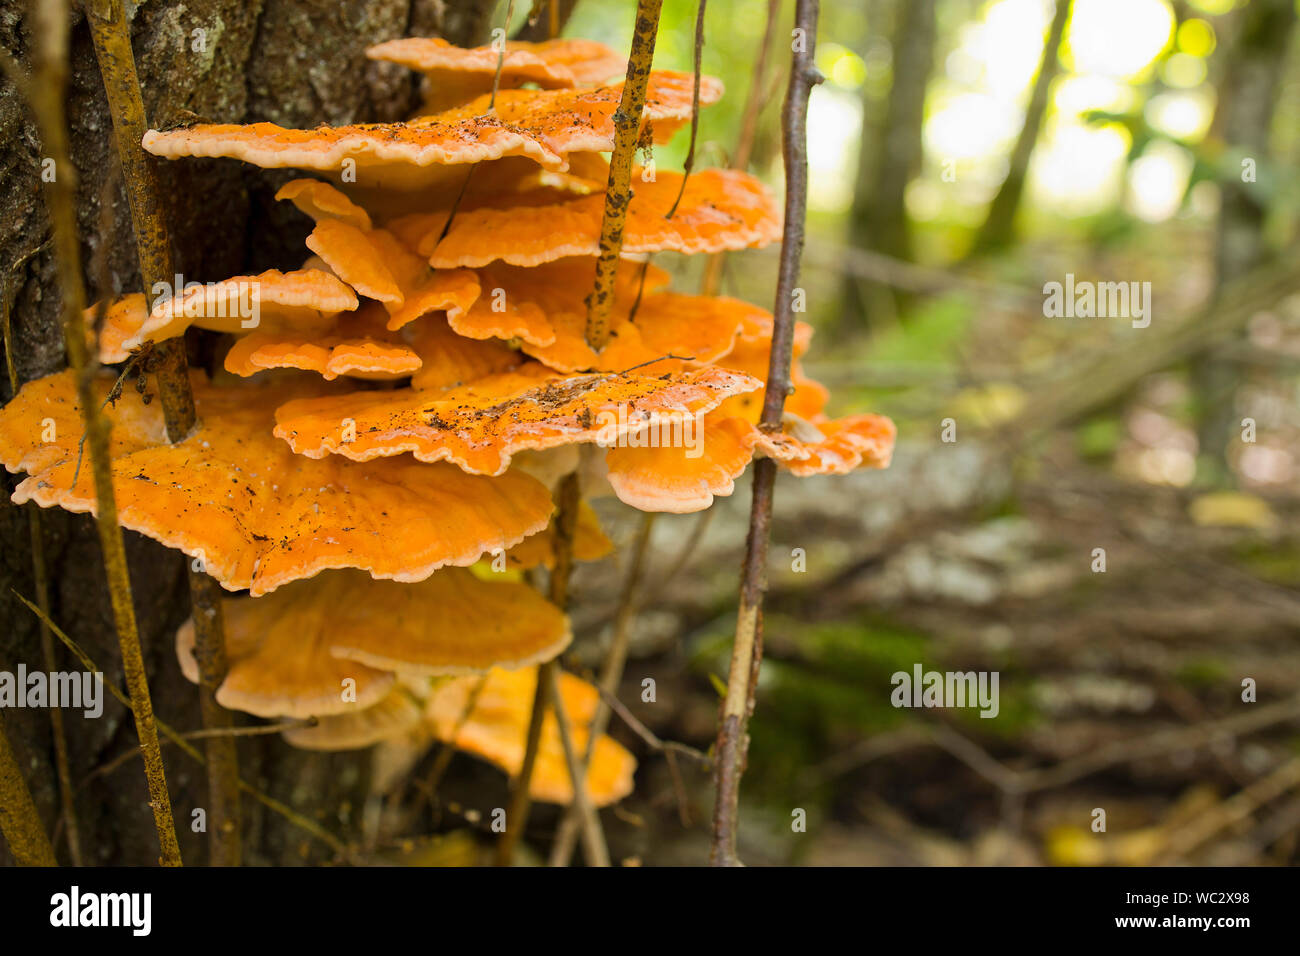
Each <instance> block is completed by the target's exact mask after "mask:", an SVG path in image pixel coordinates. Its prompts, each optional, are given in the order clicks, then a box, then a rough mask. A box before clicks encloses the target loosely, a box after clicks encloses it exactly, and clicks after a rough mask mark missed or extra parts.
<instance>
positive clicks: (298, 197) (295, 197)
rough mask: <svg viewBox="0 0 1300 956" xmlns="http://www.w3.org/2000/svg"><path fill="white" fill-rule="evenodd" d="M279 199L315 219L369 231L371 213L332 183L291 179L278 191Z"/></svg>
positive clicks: (277, 196) (276, 196) (277, 197)
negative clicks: (335, 220)
mask: <svg viewBox="0 0 1300 956" xmlns="http://www.w3.org/2000/svg"><path fill="white" fill-rule="evenodd" d="M275 198H276V199H280V200H285V199H287V200H288V201H289V202H291V203H293V204H294V205H295V206H297V207H298V209H299V210H300V211H302V212H304V213H306V214H307V215H309V216H311V218H312V219H314V220H316V221H317V222H320V220H322V219H341V220H343V221H344V222H346V223H347V224H348V225H350V226H355V227H356V228H358V229H370V228H371V226H372V223H371V221H370V213H368V212H366V211H365V210H364V209H362V208H361V207H360V206H358V205H357V204H356V203H354V202H353V201H352V200H351V199H349V198H348V197H347V196H345V195H344V194H343V193H341V192H339V190H337V189H335V188H334V187H333V186H331V185H330V184H329V183H326V182H322V181H321V180H319V179H291V180H290V181H289V182H287V183H285V184H284V185H283V186H281V187H280V188H279V190H278V191H277V192H276V194H275Z"/></svg>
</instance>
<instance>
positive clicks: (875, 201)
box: [844, 0, 935, 325]
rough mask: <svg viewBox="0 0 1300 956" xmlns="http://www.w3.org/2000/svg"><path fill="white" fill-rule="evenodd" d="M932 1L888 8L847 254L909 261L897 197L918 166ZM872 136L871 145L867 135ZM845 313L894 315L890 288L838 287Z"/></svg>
mask: <svg viewBox="0 0 1300 956" xmlns="http://www.w3.org/2000/svg"><path fill="white" fill-rule="evenodd" d="M934 8H935V4H934V3H932V2H916V0H900V2H899V3H898V4H896V5H895V16H896V18H897V24H898V25H897V27H896V29H895V30H894V36H893V50H894V80H893V84H892V85H891V86H890V89H889V102H888V105H887V106H886V109H885V119H884V124H883V126H882V127H879V128H877V127H876V126H875V125H874V124H871V123H868V122H867V117H868V116H869V115H870V112H871V105H872V104H871V103H870V101H869V99H868V94H867V93H865V92H864V93H863V123H862V130H863V136H862V147H861V151H860V153H859V158H858V178H857V184H856V186H855V189H854V194H853V210H852V212H851V213H850V221H849V242H850V245H852V246H853V247H854V248H855V249H868V250H871V251H872V252H881V253H884V254H885V255H887V256H892V257H893V258H896V259H911V258H912V234H911V228H910V226H909V224H908V219H907V208H906V206H905V205H904V195H905V193H906V191H907V184H908V183H909V182H911V180H912V177H913V176H915V175H916V174H917V173H918V172H919V171H920V169H921V158H922V148H921V127H922V124H923V123H924V120H925V91H926V88H927V86H928V85H929V81H930V71H931V69H932V68H933V66H934V43H935V11H934ZM874 134H879V138H878V140H875V141H873V140H872V138H871V137H873V135H874ZM844 301H845V312H846V315H848V316H855V315H856V316H860V317H861V319H860V320H859V321H862V322H864V323H865V324H867V325H870V324H873V323H874V322H876V321H877V317H878V316H879V315H881V314H882V313H883V314H885V315H888V314H890V313H893V312H895V311H896V308H897V304H898V303H897V300H896V299H895V297H894V293H893V292H892V290H890V289H889V288H887V287H885V286H880V285H876V284H874V283H868V282H865V281H863V280H861V279H856V278H853V277H850V278H849V279H848V280H847V282H846V284H845V288H844Z"/></svg>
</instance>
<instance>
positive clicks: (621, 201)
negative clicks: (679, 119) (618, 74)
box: [586, 0, 663, 352]
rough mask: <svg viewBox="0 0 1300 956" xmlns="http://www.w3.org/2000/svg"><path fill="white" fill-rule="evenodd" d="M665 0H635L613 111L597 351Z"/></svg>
mask: <svg viewBox="0 0 1300 956" xmlns="http://www.w3.org/2000/svg"><path fill="white" fill-rule="evenodd" d="M662 8H663V0H637V4H636V28H635V30H634V32H633V34H632V51H631V53H630V54H629V55H628V58H627V79H626V80H625V81H624V83H623V95H622V96H621V97H620V98H619V101H618V109H617V110H615V111H614V151H613V153H611V154H610V157H609V183H608V185H607V186H606V188H605V214H604V217H603V218H602V219H601V223H600V255H599V256H598V257H597V259H596V287H595V289H594V290H592V293H591V295H590V297H589V298H588V299H587V329H586V339H587V344H588V345H590V346H591V347H592V348H593V349H594V350H596V351H597V352H599V351H600V350H601V349H603V348H604V347H605V343H606V342H608V341H609V316H610V312H611V311H612V310H613V307H614V277H615V275H616V274H617V272H618V260H619V255H620V254H621V253H622V251H623V228H624V227H625V226H626V225H627V209H628V206H629V205H630V204H631V202H632V157H633V155H634V154H635V153H636V147H637V140H638V139H639V137H640V132H641V114H642V112H643V111H644V109H645V95H646V86H647V84H648V83H649V82H650V65H651V63H652V62H653V60H654V55H655V38H656V36H657V35H658V33H659V11H660V10H661V9H662Z"/></svg>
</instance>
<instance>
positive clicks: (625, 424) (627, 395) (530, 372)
mask: <svg viewBox="0 0 1300 956" xmlns="http://www.w3.org/2000/svg"><path fill="white" fill-rule="evenodd" d="M757 387H758V383H757V382H756V381H755V380H754V379H752V378H750V377H749V376H747V375H742V374H739V373H735V372H729V371H725V370H723V369H718V368H710V367H705V368H701V369H697V370H683V371H678V372H667V373H664V374H663V375H662V376H655V375H637V374H617V373H602V374H593V375H574V376H567V377H566V376H563V375H559V374H557V373H556V372H554V371H552V370H550V369H548V368H546V367H545V366H543V365H540V364H538V363H535V362H530V363H528V364H526V365H522V366H520V367H519V368H518V369H515V370H514V371H510V372H505V373H502V374H499V375H490V376H488V377H486V378H481V379H478V380H476V381H474V382H471V383H470V384H468V385H464V386H461V387H459V388H452V389H447V390H445V391H433V392H430V391H421V390H415V389H406V390H397V391H389V392H357V393H352V394H348V395H337V396H333V397H324V398H317V399H304V400H300V401H292V402H287V403H286V404H284V405H283V406H281V407H280V408H279V409H278V410H277V411H276V422H277V424H276V429H275V434H276V436H278V437H280V438H283V439H284V440H285V441H286V442H288V443H289V446H290V447H291V448H292V449H293V450H294V451H295V452H297V453H298V454H300V455H307V456H309V457H312V458H320V457H322V456H326V455H342V456H345V457H347V458H352V459H354V460H356V461H367V460H370V459H372V458H378V457H383V456H390V455H401V454H404V453H405V452H412V453H413V454H414V455H415V457H416V458H417V459H419V460H420V461H427V462H436V461H451V462H454V463H455V464H457V465H459V466H460V467H462V468H464V469H465V470H466V471H469V472H472V473H474V474H481V475H499V474H502V473H503V472H504V471H505V470H506V469H507V468H508V467H509V465H510V459H511V456H512V455H514V453H515V452H517V451H522V450H524V449H545V448H555V447H559V446H562V445H570V444H576V443H583V442H602V443H605V444H610V445H612V444H614V443H616V442H617V441H618V440H619V439H620V438H621V437H622V436H625V435H627V434H628V433H630V432H636V431H641V430H643V429H645V428H648V427H651V426H655V425H660V424H664V423H669V424H671V423H672V422H681V421H684V420H687V419H693V418H694V417H695V416H696V415H697V414H700V413H702V412H707V411H709V410H710V409H712V408H714V407H716V406H717V405H718V404H719V403H721V402H722V401H723V400H724V399H726V398H727V397H728V396H731V395H735V394H738V393H740V392H746V391H750V390H752V389H754V388H757ZM345 421H348V422H353V423H355V434H354V435H352V434H345V429H344V427H343V423H344V422H345Z"/></svg>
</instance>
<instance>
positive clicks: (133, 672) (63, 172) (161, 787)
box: [27, 0, 181, 866]
mask: <svg viewBox="0 0 1300 956" xmlns="http://www.w3.org/2000/svg"><path fill="white" fill-rule="evenodd" d="M32 18H33V29H32V37H33V40H34V42H33V57H32V58H33V61H34V62H35V64H36V71H37V73H36V77H35V79H36V82H33V83H32V84H30V87H29V88H28V91H27V92H28V98H29V101H30V103H31V106H32V113H33V115H34V117H35V119H36V123H37V126H38V128H39V131H40V136H41V142H42V144H43V145H44V147H45V152H46V155H47V156H48V157H49V158H50V159H52V160H53V161H54V169H55V175H54V178H53V181H52V182H50V183H47V184H46V191H45V199H46V204H47V205H48V207H49V213H50V223H51V227H52V230H53V233H54V248H55V254H56V259H57V262H58V269H59V284H60V285H61V286H62V293H63V295H62V310H63V325H64V340H65V348H66V350H67V353H68V359H69V363H70V364H71V366H72V369H73V373H74V375H75V378H76V384H77V399H78V403H79V404H80V406H81V413H82V415H83V416H84V418H85V422H86V436H87V441H88V442H89V445H90V460H91V470H92V472H93V476H94V483H95V498H96V508H95V518H96V524H97V525H98V527H99V541H100V547H101V548H102V550H103V553H104V570H105V573H106V575H107V578H108V590H109V597H110V599H111V602H112V606H113V621H114V624H115V626H116V629H117V637H118V643H119V644H120V645H121V650H122V669H123V672H124V673H125V675H126V682H127V688H128V689H129V690H130V693H131V712H132V714H133V715H134V717H135V726H136V732H137V733H138V734H139V737H140V745H141V747H142V748H143V750H144V768H145V776H146V777H147V778H148V782H149V805H150V807H151V808H152V810H153V815H154V825H155V827H156V828H157V830H158V844H159V850H160V851H161V862H162V863H163V865H165V866H180V865H181V853H180V846H179V845H178V844H177V842H176V827H175V824H174V822H173V821H172V807H171V798H170V797H169V796H168V794H167V779H166V774H165V772H164V769H163V762H162V753H161V752H160V750H159V747H158V729H157V727H156V725H155V722H154V715H153V702H152V701H151V700H150V698H149V683H148V677H147V675H146V673H145V666H144V654H143V652H142V651H141V649H140V635H139V632H138V631H137V629H136V622H135V608H134V606H133V605H132V602H131V580H130V576H129V573H128V571H127V566H126V550H125V548H124V547H123V544H122V529H121V528H119V527H118V524H117V502H116V500H115V499H114V497H113V474H112V458H111V449H110V445H109V427H110V426H109V422H108V419H107V418H106V417H105V416H104V414H103V412H102V411H101V409H100V408H99V402H98V401H97V400H96V397H95V388H94V376H95V363H93V362H92V361H91V356H90V354H89V349H88V347H87V345H86V323H85V319H84V317H83V310H84V307H85V295H84V292H83V290H82V285H81V250H80V248H79V243H78V241H77V220H76V212H75V210H74V204H75V201H76V175H77V174H76V169H75V167H74V166H73V165H72V163H71V161H70V160H69V159H68V142H67V127H66V126H65V124H64V115H63V104H64V91H65V89H66V86H67V52H68V46H67V39H68V38H67V31H68V16H67V9H66V6H65V3H64V2H63V0H40V2H39V3H37V4H36V5H35V7H34V9H33V11H32Z"/></svg>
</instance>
